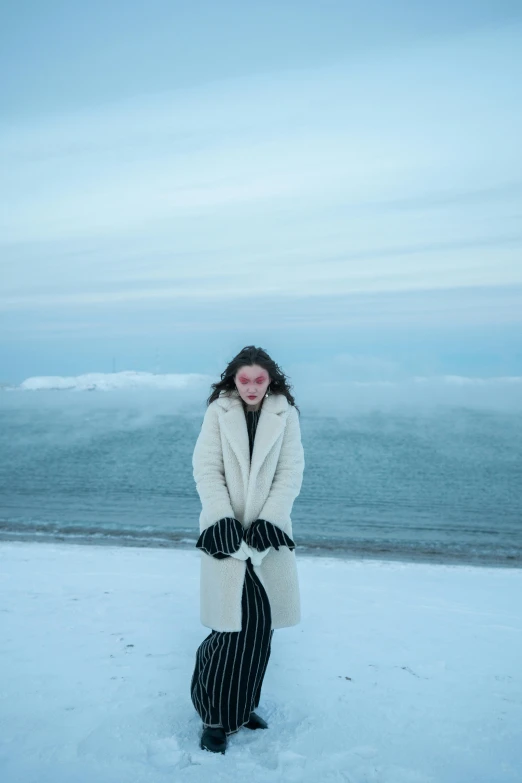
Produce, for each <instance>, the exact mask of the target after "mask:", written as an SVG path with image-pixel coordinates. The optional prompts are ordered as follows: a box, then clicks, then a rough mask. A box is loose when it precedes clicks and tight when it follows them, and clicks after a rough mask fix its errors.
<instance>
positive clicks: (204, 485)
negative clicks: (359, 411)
mask: <svg viewBox="0 0 522 783" xmlns="http://www.w3.org/2000/svg"><path fill="white" fill-rule="evenodd" d="M192 466H193V475H194V480H195V482H196V487H197V491H198V494H199V497H200V499H201V505H202V508H201V514H200V517H199V529H200V533H202V532H203V530H205V529H206V528H207V527H209V526H210V525H212V524H214V522H216V521H217V520H218V519H221V518H222V517H235V518H236V519H238V520H239V521H240V522H241V524H242V525H243V527H245V528H248V527H249V526H250V525H251V524H252V522H254V521H255V520H256V519H266V520H268V521H269V522H272V523H273V524H274V525H278V526H279V527H280V528H281V529H282V530H284V532H285V533H287V535H289V536H290V538H292V539H293V540H294V541H295V539H294V536H293V532H292V520H291V517H290V514H291V511H292V506H293V503H294V500H295V498H296V497H297V496H298V494H299V492H300V490H301V484H302V481H303V471H304V466H305V461H304V452H303V446H302V443H301V430H300V426H299V417H298V414H297V411H296V409H295V408H294V406H293V405H290V404H289V402H288V400H287V399H286V397H285V396H284V394H270V395H269V396H268V397H266V398H265V399H264V400H263V404H262V407H261V414H260V416H259V421H258V423H257V429H256V435H255V439H254V448H253V452H252V461H250V447H249V441H248V431H247V425H246V417H245V413H244V409H243V403H242V401H241V397H240V396H239V393H238V392H237V391H236V390H233V391H230V392H223V391H222V392H221V393H220V396H219V397H218V398H217V399H216V400H214V401H213V402H211V403H210V405H209V406H208V407H207V410H206V411H205V416H204V418H203V423H202V426H201V432H200V434H199V436H198V439H197V441H196V445H195V448H194V455H193V458H192ZM254 568H255V572H256V574H257V575H258V576H259V579H260V581H261V583H262V584H263V586H264V588H265V590H266V592H267V594H268V598H269V601H270V608H271V613H272V628H285V627H288V626H292V625H297V624H298V623H299V622H300V619H301V605H300V594H299V583H298V575H297V567H296V561H295V552H294V551H291V550H290V549H288V547H285V546H283V547H281V548H280V549H279V550H276V549H273V548H271V549H270V551H269V553H268V554H267V555H266V556H265V557H264V558H263V561H262V562H261V564H260V565H257V566H254ZM245 571H246V563H245V561H244V560H238V559H236V558H234V557H227V558H224V559H216V558H215V557H212V556H211V555H207V554H206V552H203V551H202V552H201V581H200V588H201V590H200V606H201V622H202V624H203V625H205V626H206V627H207V628H212V629H213V630H216V631H240V630H241V619H242V618H241V596H242V591H243V582H244V579H245Z"/></svg>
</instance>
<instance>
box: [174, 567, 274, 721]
mask: <svg viewBox="0 0 522 783" xmlns="http://www.w3.org/2000/svg"><path fill="white" fill-rule="evenodd" d="M245 563H246V571H245V582H244V585H243V593H242V597H241V608H242V628H241V631H212V632H211V633H210V634H209V635H208V636H207V637H206V639H204V640H203V642H202V643H201V645H200V646H199V647H198V650H197V652H196V664H195V667H194V673H193V675H192V680H191V685H190V695H191V698H192V703H193V705H194V707H195V709H196V711H197V713H198V714H199V716H200V718H201V720H202V721H203V726H204V727H207V726H220V727H221V728H223V729H224V730H225V733H226V734H233V733H235V732H236V731H238V730H239V729H240V728H241V726H243V725H244V724H245V723H247V722H248V720H249V718H250V713H251V712H252V711H253V710H255V709H256V708H257V707H258V705H259V700H260V698H261V687H262V685H263V679H264V676H265V672H266V667H267V665H268V660H269V658H270V651H271V643H272V636H273V634H274V631H273V629H272V627H271V626H272V614H271V611H270V602H269V600H268V596H267V594H266V590H265V588H264V587H263V585H262V584H261V582H260V580H259V578H258V576H257V574H256V573H255V571H254V566H253V565H252V561H251V560H250V558H248V560H246V561H245Z"/></svg>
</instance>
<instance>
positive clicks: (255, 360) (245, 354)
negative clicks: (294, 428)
mask: <svg viewBox="0 0 522 783" xmlns="http://www.w3.org/2000/svg"><path fill="white" fill-rule="evenodd" d="M253 364H258V365H259V366H260V367H263V368H264V369H265V370H266V371H267V373H268V374H269V376H270V384H269V387H268V389H269V390H270V392H272V393H273V394H284V395H285V397H286V399H287V400H288V402H289V403H290V405H293V406H294V408H295V409H296V410H297V412H298V413H299V414H300V413H301V412H300V410H299V408H298V407H297V405H296V404H295V400H294V398H293V396H292V393H291V391H290V389H291V388H292V385H291V384H290V383H288V378H287V376H286V375H285V374H284V372H283V371H282V369H281V368H280V367H279V365H278V364H276V363H275V362H274V360H273V359H271V358H270V356H269V355H268V354H267V352H266V351H264V350H263V348H257V347H256V346H255V345H246V346H245V347H244V348H242V349H241V350H240V351H239V353H238V354H237V355H236V356H234V358H233V359H232V360H231V361H230V362H229V363H228V365H227V368H226V370H224V371H223V372H222V373H221V380H220V381H217V382H216V383H213V384H212V386H211V388H212V389H213V391H212V392H211V394H210V397H209V398H208V400H207V406H208V405H210V403H211V402H213V401H214V400H216V399H217V398H218V397H219V394H220V392H221V391H223V390H226V391H234V390H235V388H236V384H235V382H234V378H235V376H236V373H237V371H238V370H239V368H240V367H244V366H245V365H248V366H249V367H251V366H252V365H253Z"/></svg>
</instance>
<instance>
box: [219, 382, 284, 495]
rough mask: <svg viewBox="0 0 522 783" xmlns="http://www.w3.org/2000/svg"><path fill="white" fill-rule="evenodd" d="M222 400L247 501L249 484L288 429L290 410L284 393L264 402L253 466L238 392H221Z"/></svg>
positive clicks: (223, 421)
mask: <svg viewBox="0 0 522 783" xmlns="http://www.w3.org/2000/svg"><path fill="white" fill-rule="evenodd" d="M218 399H219V403H220V405H221V407H222V408H224V411H225V413H224V414H223V416H222V418H221V428H222V431H223V433H224V435H225V437H226V438H227V440H228V442H229V443H230V446H231V448H232V450H233V451H234V454H235V455H236V458H237V461H238V462H239V465H240V468H241V476H242V479H243V485H244V492H245V498H246V497H247V494H248V488H249V484H252V483H253V482H254V481H255V478H256V476H257V474H258V472H259V470H260V468H261V466H262V465H263V462H264V461H265V459H266V457H267V456H268V453H269V452H270V449H271V448H272V446H273V445H274V443H275V442H276V440H277V439H278V437H279V435H280V434H281V432H282V431H283V430H284V428H285V423H286V416H284V415H281V414H283V413H284V412H285V411H287V410H288V400H287V399H286V397H285V396H284V394H271V395H269V396H268V397H266V398H265V400H264V401H263V405H262V407H261V415H260V416H259V421H258V423H257V429H256V435H255V438H254V449H253V451H252V463H251V462H250V447H249V443H248V431H247V425H246V417H245V412H244V409H243V403H242V401H241V398H240V396H239V394H238V392H237V391H232V392H229V393H228V394H223V392H221V395H220V397H219V398H218Z"/></svg>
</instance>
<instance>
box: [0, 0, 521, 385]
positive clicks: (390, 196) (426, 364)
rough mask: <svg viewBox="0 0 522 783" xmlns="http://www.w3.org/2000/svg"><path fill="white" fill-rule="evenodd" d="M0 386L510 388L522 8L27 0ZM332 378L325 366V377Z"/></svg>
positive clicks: (6, 70) (8, 42) (8, 98)
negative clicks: (270, 362)
mask: <svg viewBox="0 0 522 783" xmlns="http://www.w3.org/2000/svg"><path fill="white" fill-rule="evenodd" d="M0 29H1V32H0V36H1V40H0V73H1V74H2V75H1V77H0V83H1V102H0V167H1V177H0V182H1V184H0V188H1V194H0V197H1V205H0V207H1V208H0V275H1V278H0V319H1V321H0V323H1V324H2V328H1V332H0V382H7V381H10V382H13V383H19V382H21V381H22V380H23V379H24V378H27V377H28V376H32V375H75V374H80V373H85V372H91V371H96V372H111V371H112V370H113V369H114V368H115V369H117V370H145V371H154V372H169V373H177V372H179V373H209V374H210V375H211V376H219V374H220V373H221V372H222V370H223V369H224V366H225V364H226V362H228V361H229V360H230V359H231V358H232V357H233V356H234V355H235V353H236V352H237V351H238V350H239V349H240V348H242V347H243V346H244V345H247V344H252V343H254V344H258V345H261V346H263V347H264V348H265V349H266V350H268V352H269V353H271V354H272V356H273V357H274V358H275V359H276V361H277V362H278V363H279V364H280V365H281V366H282V367H283V369H286V371H287V372H290V374H291V375H292V378H293V380H294V381H295V382H299V383H301V384H306V385H307V386H311V385H313V384H314V380H315V379H317V377H318V374H321V375H328V374H330V375H331V379H332V377H333V376H336V374H340V376H342V378H347V377H349V378H352V379H359V380H362V381H365V380H368V379H370V380H372V381H376V382H380V381H386V380H389V379H390V378H391V379H393V378H398V377H402V378H408V377H413V376H446V375H451V376H455V375H459V376H466V377H480V378H492V377H499V376H519V375H522V339H521V335H522V331H521V326H522V252H521V251H522V153H521V145H520V139H521V138H522V112H521V108H520V107H521V105H522V4H521V3H520V2H516V1H515V2H503V1H502V0H496V2H486V0H453V2H448V1H447V0H441V1H440V2H438V3H426V2H424V0H418V2H413V0H412V1H409V0H408V1H402V2H401V0H397V2H394V3H390V2H387V1H386V0H382V1H381V2H375V1H372V0H364V1H363V0H354V1H352V0H344V1H341V0H338V1H337V0H322V2H312V1H311V0H310V1H308V0H295V1H294V0H265V1H264V2H257V1H256V2H254V0H252V2H245V0H242V2H239V1H238V2H235V0H234V1H233V0H219V2H218V0H208V1H207V2H203V1H202V0H192V2H190V3H188V2H178V0H149V1H148V2H147V3H145V2H137V1H136V0H113V1H111V2H107V1H106V0H104V1H103V2H101V1H100V2H98V0H90V1H89V2H88V3H86V2H83V1H82V2H77V1H76V0H70V1H69V2H64V1H63V0H62V1H61V2H58V0H46V2H45V3H42V2H39V0H20V1H19V2H16V3H15V2H10V3H9V2H7V3H3V4H2V10H1V19H0ZM340 376H339V377H340Z"/></svg>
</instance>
